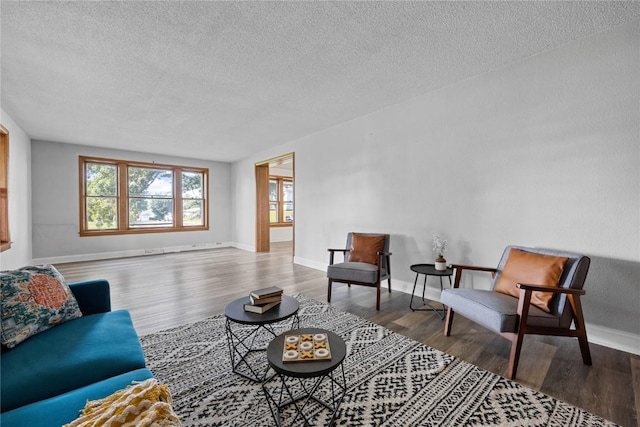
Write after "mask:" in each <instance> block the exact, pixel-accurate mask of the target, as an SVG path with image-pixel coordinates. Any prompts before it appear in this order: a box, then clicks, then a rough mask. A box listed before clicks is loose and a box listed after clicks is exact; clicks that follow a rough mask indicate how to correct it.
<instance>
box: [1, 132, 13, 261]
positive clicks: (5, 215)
mask: <svg viewBox="0 0 640 427" xmlns="http://www.w3.org/2000/svg"><path fill="white" fill-rule="evenodd" d="M11 243H12V242H11V229H10V228H9V131H8V130H7V128H5V127H4V126H2V125H0V252H4V251H6V250H8V249H11Z"/></svg>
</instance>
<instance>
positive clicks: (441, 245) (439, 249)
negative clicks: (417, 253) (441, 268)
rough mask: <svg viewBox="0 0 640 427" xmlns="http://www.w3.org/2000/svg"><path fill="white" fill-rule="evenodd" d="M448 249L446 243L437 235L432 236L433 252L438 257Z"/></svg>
mask: <svg viewBox="0 0 640 427" xmlns="http://www.w3.org/2000/svg"><path fill="white" fill-rule="evenodd" d="M448 248H449V246H448V244H447V241H446V240H444V239H443V238H442V237H440V235H439V234H438V233H436V234H434V235H433V251H434V252H435V253H437V254H438V257H442V256H443V254H444V253H445V252H446V251H447V249H448Z"/></svg>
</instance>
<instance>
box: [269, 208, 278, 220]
mask: <svg viewBox="0 0 640 427" xmlns="http://www.w3.org/2000/svg"><path fill="white" fill-rule="evenodd" d="M269 221H271V222H278V204H277V203H269Z"/></svg>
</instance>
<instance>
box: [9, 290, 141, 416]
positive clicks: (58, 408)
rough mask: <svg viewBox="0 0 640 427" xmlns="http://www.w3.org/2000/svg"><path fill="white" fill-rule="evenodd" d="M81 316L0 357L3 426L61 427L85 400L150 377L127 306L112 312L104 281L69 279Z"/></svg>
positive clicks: (107, 394)
mask: <svg viewBox="0 0 640 427" xmlns="http://www.w3.org/2000/svg"><path fill="white" fill-rule="evenodd" d="M69 287H70V288H71V291H72V292H73V294H74V296H75V297H76V300H77V301H78V305H79V306H80V310H81V311H82V314H83V316H82V317H80V318H77V319H74V320H70V321H68V322H65V323H62V324H60V325H58V326H55V327H53V328H51V329H48V330H46V331H44V332H40V333H39V334H37V335H35V336H33V337H31V338H29V339H27V340H26V341H24V342H22V343H20V344H19V345H17V346H16V347H15V348H14V349H12V350H7V349H4V348H3V351H2V355H1V357H0V365H1V366H0V369H1V370H0V388H1V395H0V396H1V402H0V404H1V414H0V425H2V426H3V427H14V426H15V427H18V426H20V427H25V426H29V427H51V426H57V427H59V426H61V425H63V424H66V423H69V422H71V421H73V420H74V419H76V418H77V417H78V415H79V414H80V411H81V410H82V409H83V408H84V406H85V404H86V402H87V400H95V399H101V398H103V397H107V396H109V395H110V394H112V393H114V392H115V391H117V390H120V389H123V388H125V387H126V386H128V385H129V384H131V382H132V381H143V380H146V379H148V378H151V377H152V374H151V372H150V371H149V370H148V369H147V368H146V365H145V359H144V353H143V352H142V347H141V345H140V341H139V339H138V335H137V334H136V331H135V329H134V327H133V323H132V321H131V316H130V315H129V312H128V311H126V310H116V311H111V297H110V293H109V282H108V281H106V280H102V279H100V280H91V281H85V282H77V283H70V284H69Z"/></svg>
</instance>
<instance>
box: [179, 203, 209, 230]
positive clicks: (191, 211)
mask: <svg viewBox="0 0 640 427" xmlns="http://www.w3.org/2000/svg"><path fill="white" fill-rule="evenodd" d="M203 224H204V217H203V216H202V201H201V200H184V201H183V202H182V225H184V226H185V227H192V226H197V225H203Z"/></svg>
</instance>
